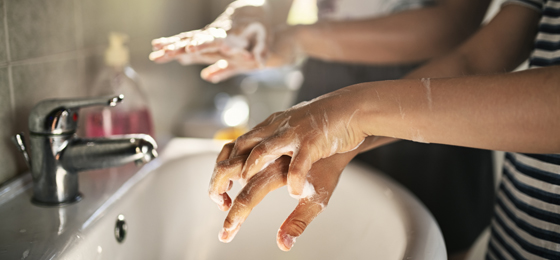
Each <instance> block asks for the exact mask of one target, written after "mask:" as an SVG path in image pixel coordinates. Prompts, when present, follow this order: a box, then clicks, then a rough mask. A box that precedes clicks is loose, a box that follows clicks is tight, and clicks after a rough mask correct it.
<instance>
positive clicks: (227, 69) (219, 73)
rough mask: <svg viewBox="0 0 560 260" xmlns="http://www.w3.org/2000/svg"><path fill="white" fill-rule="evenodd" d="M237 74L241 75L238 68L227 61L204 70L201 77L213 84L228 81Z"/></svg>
mask: <svg viewBox="0 0 560 260" xmlns="http://www.w3.org/2000/svg"><path fill="white" fill-rule="evenodd" d="M236 74H239V71H238V70H237V68H236V66H234V65H232V64H230V63H229V62H228V61H227V60H224V59H222V60H219V61H218V62H216V63H214V64H212V65H210V66H208V67H206V68H204V69H203V70H202V71H201V72H200V76H201V77H202V78H203V79H204V80H207V81H210V82H212V83H218V82H220V81H223V80H226V79H228V78H230V77H232V76H234V75H236Z"/></svg>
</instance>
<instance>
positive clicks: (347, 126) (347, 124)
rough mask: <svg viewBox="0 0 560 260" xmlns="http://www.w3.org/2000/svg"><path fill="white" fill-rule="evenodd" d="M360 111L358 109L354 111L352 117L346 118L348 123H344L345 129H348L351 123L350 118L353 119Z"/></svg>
mask: <svg viewBox="0 0 560 260" xmlns="http://www.w3.org/2000/svg"><path fill="white" fill-rule="evenodd" d="M358 111H360V110H359V109H356V110H354V112H352V115H350V118H348V122H347V123H346V129H349V128H350V122H351V121H352V118H353V117H354V115H355V114H356V113H357V112H358Z"/></svg>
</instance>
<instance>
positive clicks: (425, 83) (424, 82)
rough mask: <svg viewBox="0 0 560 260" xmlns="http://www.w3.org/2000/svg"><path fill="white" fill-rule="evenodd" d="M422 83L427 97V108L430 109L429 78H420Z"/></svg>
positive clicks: (430, 90)
mask: <svg viewBox="0 0 560 260" xmlns="http://www.w3.org/2000/svg"><path fill="white" fill-rule="evenodd" d="M420 81H422V84H423V85H424V87H426V98H427V99H428V108H429V109H430V111H432V88H431V87H430V78H422V79H421V80H420Z"/></svg>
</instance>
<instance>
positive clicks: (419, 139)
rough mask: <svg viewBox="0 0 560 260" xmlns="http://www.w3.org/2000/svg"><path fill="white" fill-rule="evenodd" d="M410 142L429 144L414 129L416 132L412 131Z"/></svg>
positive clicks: (418, 131)
mask: <svg viewBox="0 0 560 260" xmlns="http://www.w3.org/2000/svg"><path fill="white" fill-rule="evenodd" d="M412 141H414V142H418V143H425V144H428V143H429V142H428V141H427V140H426V139H424V137H423V136H422V135H421V134H420V130H419V129H416V131H414V130H413V133H412Z"/></svg>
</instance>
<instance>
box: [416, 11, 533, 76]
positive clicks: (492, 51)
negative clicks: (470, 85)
mask: <svg viewBox="0 0 560 260" xmlns="http://www.w3.org/2000/svg"><path fill="white" fill-rule="evenodd" d="M539 19H540V15H538V13H537V12H535V11H534V10H532V9H529V8H526V7H523V6H519V5H515V4H510V5H506V6H504V7H503V8H502V10H501V11H500V12H499V13H498V14H497V15H496V17H495V18H494V19H492V21H490V23H488V25H486V26H485V27H484V28H483V29H481V30H479V31H478V32H477V33H476V34H475V35H473V37H471V38H470V39H469V40H467V41H466V42H465V43H464V44H462V45H461V46H460V47H458V48H457V49H456V50H454V51H453V52H450V53H448V54H447V55H445V56H443V57H439V58H436V59H433V60H431V61H430V62H428V63H427V64H425V65H424V66H422V67H420V68H418V69H416V70H415V71H413V72H412V73H410V74H409V75H407V76H406V78H423V77H432V78H434V77H438V78H439V77H458V76H465V75H473V74H489V73H503V72H508V71H512V70H513V69H515V68H516V67H517V66H519V65H520V64H521V63H522V62H523V61H524V60H526V59H527V57H528V56H529V53H530V51H531V50H532V46H533V41H534V37H535V35H536V33H537V23H538V21H539ZM519 32H523V33H519Z"/></svg>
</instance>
